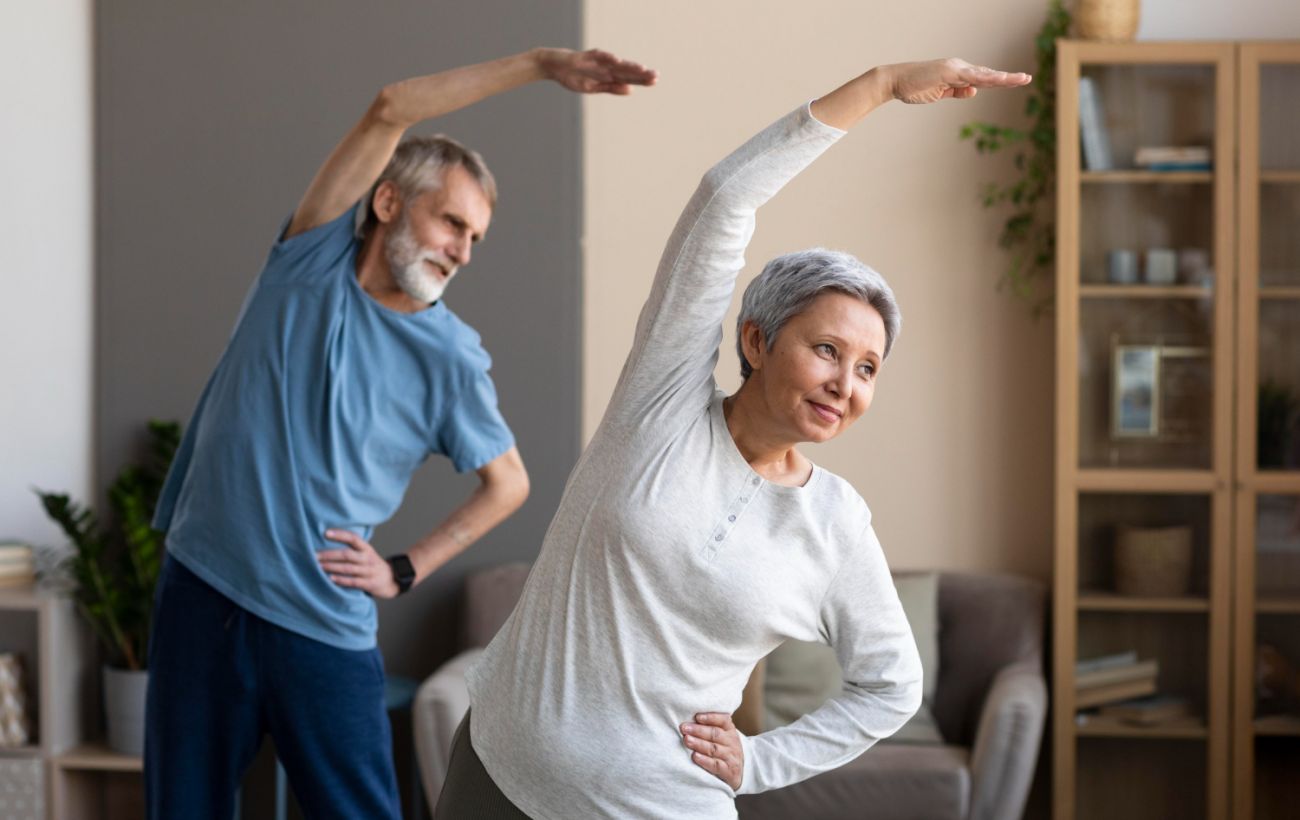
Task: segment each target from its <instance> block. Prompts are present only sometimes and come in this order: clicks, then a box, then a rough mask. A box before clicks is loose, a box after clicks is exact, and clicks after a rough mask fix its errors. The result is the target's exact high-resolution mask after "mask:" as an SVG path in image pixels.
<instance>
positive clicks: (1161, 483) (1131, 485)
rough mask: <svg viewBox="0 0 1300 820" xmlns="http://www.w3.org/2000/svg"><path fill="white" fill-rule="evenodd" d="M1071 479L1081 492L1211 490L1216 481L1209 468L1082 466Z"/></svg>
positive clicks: (1213, 488)
mask: <svg viewBox="0 0 1300 820" xmlns="http://www.w3.org/2000/svg"><path fill="white" fill-rule="evenodd" d="M1073 478H1074V485H1075V486H1076V487H1077V488H1078V489H1079V491H1080V492H1116V493H1126V492H1128V493H1211V492H1214V490H1215V488H1216V487H1217V486H1218V484H1219V479H1218V477H1216V476H1215V474H1214V473H1213V472H1211V471H1210V470H1136V469H1135V470H1126V469H1083V470H1077V471H1076V472H1075V473H1074V476H1073Z"/></svg>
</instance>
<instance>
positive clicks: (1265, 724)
mask: <svg viewBox="0 0 1300 820" xmlns="http://www.w3.org/2000/svg"><path fill="white" fill-rule="evenodd" d="M1254 727H1255V734H1256V735H1265V736H1268V737H1300V716H1297V715H1266V716H1265V717H1257V718H1255V723H1254Z"/></svg>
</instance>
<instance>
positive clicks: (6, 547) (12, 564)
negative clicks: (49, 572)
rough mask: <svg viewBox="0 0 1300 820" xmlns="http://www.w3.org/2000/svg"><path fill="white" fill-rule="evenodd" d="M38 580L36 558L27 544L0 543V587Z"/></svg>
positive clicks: (20, 584)
mask: <svg viewBox="0 0 1300 820" xmlns="http://www.w3.org/2000/svg"><path fill="white" fill-rule="evenodd" d="M35 581H36V559H35V556H33V555H32V548H31V547H29V546H27V545H26V544H16V543H0V587H13V586H23V585H26V584H31V583H34V582H35Z"/></svg>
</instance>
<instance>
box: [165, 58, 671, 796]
mask: <svg viewBox="0 0 1300 820" xmlns="http://www.w3.org/2000/svg"><path fill="white" fill-rule="evenodd" d="M542 79H549V80H553V81H555V82H557V83H559V84H560V85H562V86H564V87H565V88H568V89H570V90H572V91H577V92H583V93H613V94H627V93H629V91H630V89H631V86H633V85H649V84H651V83H653V82H654V80H655V75H654V72H652V71H650V70H649V69H646V68H645V67H643V66H640V65H637V64H635V63H631V62H627V61H624V60H620V59H618V58H616V57H614V56H613V55H610V54H606V53H603V52H599V51H587V52H581V53H578V52H573V51H568V50H566V49H535V50H533V51H529V52H526V53H523V54H519V55H516V56H513V57H506V58H503V59H500V60H496V61H493V62H488V63H482V64H479V65H472V66H466V67H463V68H458V69H454V70H451V71H446V72H443V73H440V74H433V75H430V76H426V77H417V78H414V79H410V80H406V81H403V82H399V83H395V84H393V85H390V86H388V87H386V88H384V89H383V90H382V91H381V92H380V93H379V95H378V96H377V97H376V98H375V100H374V102H373V103H372V104H371V106H370V108H369V110H368V111H367V112H366V113H365V115H364V116H363V117H362V118H361V120H360V121H359V122H358V123H357V124H356V126H354V127H353V128H352V130H351V131H350V132H348V134H347V135H346V136H345V137H344V138H343V140H342V142H340V143H339V145H338V147H337V148H335V149H334V152H333V153H332V154H331V155H330V157H329V158H328V159H327V160H326V162H325V164H324V165H323V166H322V167H321V169H320V170H319V171H318V172H317V174H316V177H315V178H314V179H313V180H312V182H311V185H310V186H309V187H308V188H307V192H306V194H305V195H304V196H303V198H302V201H301V202H299V203H298V207H297V208H296V209H295V210H294V212H293V215H292V217H291V218H289V220H288V221H287V223H286V224H285V226H284V228H283V229H282V231H281V232H280V234H279V236H278V237H277V239H276V241H275V243H274V244H273V245H272V247H271V250H270V253H269V255H268V257H267V261H266V265H265V267H264V268H263V269H262V272H261V274H260V275H259V276H258V278H257V280H256V282H255V283H254V284H253V287H252V290H251V291H250V293H249V295H248V297H247V299H246V301H245V304H244V308H243V310H242V312H241V314H240V317H239V320H238V324H237V326H236V328H235V332H234V334H233V335H232V337H231V339H230V342H229V344H228V346H227V348H226V351H225V353H224V354H223V355H222V357H221V360H220V362H219V363H218V365H217V368H216V371H215V372H214V373H213V375H212V377H211V379H210V380H209V382H208V384H207V387H206V388H205V389H204V391H203V395H202V397H201V398H200V400H199V404H198V407H197V409H196V410H195V412H194V417H193V419H192V420H191V422H190V426H189V429H188V430H187V432H186V435H185V439H184V441H183V442H182V444H181V448H180V451H179V452H178V454H177V458H176V463H175V464H174V466H173V468H172V472H171V475H170V476H169V477H168V480H167V483H166V486H165V487H164V489H163V494H162V499H161V501H160V503H159V509H158V514H157V519H156V521H155V525H156V526H157V527H158V528H159V529H162V530H165V531H166V532H167V552H168V556H167V559H166V562H165V565H164V568H163V574H162V579H161V581H160V583H159V589H158V597H157V601H156V604H155V605H156V614H155V620H154V624H155V626H154V634H153V637H152V643H151V647H150V657H149V668H150V689H149V696H148V713H147V737H146V748H145V782H146V790H147V795H148V811H149V815H150V816H151V817H156V818H178V817H184V818H204V817H211V818H220V819H221V820H228V818H229V817H230V816H231V812H232V810H233V800H234V794H235V791H236V789H237V787H238V784H239V781H240V778H241V776H242V775H243V773H244V771H245V770H246V769H247V767H248V766H249V764H250V762H251V761H252V758H253V756H254V754H255V753H256V751H257V749H258V747H259V746H260V745H261V742H262V737H263V735H265V734H268V733H269V734H270V735H271V736H272V738H273V740H274V742H275V745H276V749H277V752H278V753H279V756H280V759H281V760H282V762H283V763H284V766H285V769H286V771H287V773H288V775H289V779H290V781H291V783H292V785H293V787H294V791H295V793H296V794H297V796H298V798H299V801H300V803H301V804H302V805H303V807H304V808H305V810H306V812H307V814H308V816H310V817H347V818H357V817H365V818H397V817H399V816H400V814H399V804H398V798H397V788H396V779H395V776H394V772H393V763H392V752H391V743H390V738H389V729H388V719H387V715H386V714H385V711H384V704H383V686H384V674H383V665H382V660H381V658H380V656H379V652H378V650H377V648H376V646H375V631H376V615H375V605H374V600H373V599H374V598H376V597H381V598H391V597H394V596H396V595H399V594H401V593H403V592H406V591H407V590H409V589H410V588H411V587H412V586H414V585H415V584H418V583H419V582H420V581H422V580H423V579H425V578H426V577H428V576H429V575H430V574H431V573H433V572H434V571H436V570H437V569H438V567H440V566H442V565H443V564H445V563H446V562H447V561H448V560H450V559H451V558H452V557H453V556H455V555H456V554H458V553H459V552H461V551H462V550H464V549H465V548H466V547H468V546H469V545H470V544H471V543H473V542H474V541H475V540H476V539H478V538H480V537H481V536H482V535H483V534H484V533H485V532H487V531H488V530H490V529H492V528H493V527H494V526H496V525H497V524H499V523H500V522H501V521H502V520H504V519H505V518H506V517H507V516H509V515H510V514H511V513H512V512H514V511H515V510H516V509H518V507H519V506H520V504H522V503H523V501H524V499H525V497H526V496H527V494H528V477H527V474H526V472H525V471H524V466H523V462H522V461H521V459H520V457H519V453H518V451H517V450H516V449H515V446H514V438H513V436H512V435H511V433H510V430H509V428H508V427H507V426H506V423H505V421H504V420H503V419H502V417H501V414H500V412H499V411H498V409H497V401H496V391H495V389H494V387H493V384H492V380H491V378H490V376H489V375H488V368H489V364H490V360H489V358H488V355H487V353H486V352H485V351H484V350H483V348H482V346H481V345H480V343H479V337H478V334H477V333H475V332H474V330H473V329H472V328H470V327H469V326H468V325H466V324H465V323H464V322H462V321H461V320H460V319H459V318H457V316H456V315H455V314H454V313H452V312H451V310H449V309H448V308H447V306H446V305H445V304H444V303H443V302H442V301H441V300H440V297H441V295H442V292H443V289H444V288H445V287H446V286H447V283H448V282H449V281H450V280H451V278H452V277H453V276H454V275H455V274H456V271H457V270H458V269H459V268H460V267H461V266H463V265H465V264H466V263H468V262H469V260H470V254H471V251H472V247H473V245H474V244H475V243H476V242H478V241H479V240H480V239H482V238H483V235H484V234H485V233H486V232H487V229H488V223H489V222H490V220H491V217H492V210H493V207H494V205H495V201H496V184H495V182H494V180H493V178H492V175H491V173H490V172H489V171H488V169H487V167H486V165H485V164H484V163H483V160H482V158H481V157H480V156H479V155H478V154H477V153H475V152H473V151H471V150H468V149H466V148H464V147H463V146H461V145H460V144H458V143H456V142H455V141H453V140H450V139H448V138H446V137H441V136H437V137H423V138H408V139H406V140H402V134H403V132H405V131H406V129H407V128H409V127H410V126H412V125H414V124H416V123H418V122H420V121H422V120H426V119H430V118H433V117H436V116H439V115H442V114H446V113H448V112H451V111H455V110H457V109H460V108H463V107H465V106H468V105H471V104H473V103H475V102H478V101H479V100H482V99H484V98H486V97H489V96H492V95H494V94H498V93H500V92H503V91H506V90H508V89H511V88H515V87H517V86H520V85H523V84H525V83H529V82H533V81H536V80H542ZM430 453H437V454H440V455H443V456H446V457H447V458H449V459H451V461H452V463H453V465H454V466H455V468H456V469H457V470H459V471H467V470H474V471H476V472H477V474H478V476H479V479H480V484H479V486H478V487H477V488H475V490H474V491H473V492H472V493H471V495H470V497H469V498H468V499H467V500H466V501H464V502H463V503H462V504H461V505H460V506H459V507H457V508H456V509H455V510H453V511H452V513H451V514H450V515H449V516H448V517H447V519H446V520H445V521H443V522H442V523H440V524H439V525H438V526H437V527H435V528H434V529H433V530H432V531H431V532H430V533H429V534H428V535H426V536H425V537H424V538H422V539H420V540H419V541H418V542H416V543H415V544H413V545H411V546H410V548H409V549H408V550H407V551H406V552H405V553H404V554H401V555H397V556H394V557H391V558H388V559H385V558H383V557H382V556H380V555H379V553H378V552H376V550H375V549H374V547H373V546H371V544H370V543H369V539H370V537H371V533H372V531H373V528H374V527H375V526H376V525H378V524H380V523H382V522H383V521H385V520H387V519H388V518H389V517H390V516H392V514H393V513H394V512H395V511H396V509H397V507H398V505H399V504H400V502H401V499H402V495H403V493H404V492H405V490H406V486H407V483H408V481H409V479H410V476H411V474H412V472H413V471H414V470H415V468H416V467H417V466H419V464H420V463H421V462H423V461H424V460H425V458H426V457H427V456H428V455H429V454H430Z"/></svg>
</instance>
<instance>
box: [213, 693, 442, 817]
mask: <svg viewBox="0 0 1300 820" xmlns="http://www.w3.org/2000/svg"><path fill="white" fill-rule="evenodd" d="M418 688H420V682H419V681H417V680H415V679H414V678H404V677H402V676H400V675H390V676H389V677H388V678H386V679H385V680H384V708H385V709H387V710H388V711H389V712H390V713H392V712H409V711H410V709H411V701H412V700H414V699H415V690H416V689H418ZM410 777H411V820H424V818H425V817H426V816H427V814H426V809H427V807H426V806H425V804H424V789H423V788H422V787H421V785H420V762H419V761H418V760H417V759H416V757H415V750H414V749H412V750H411V775H410ZM288 812H289V778H288V776H287V775H285V773H284V766H282V765H280V761H279V760H278V759H277V760H276V761H275V820H285V818H286V817H288V816H289V814H288ZM235 816H236V817H237V816H239V813H238V811H236V813H235Z"/></svg>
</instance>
